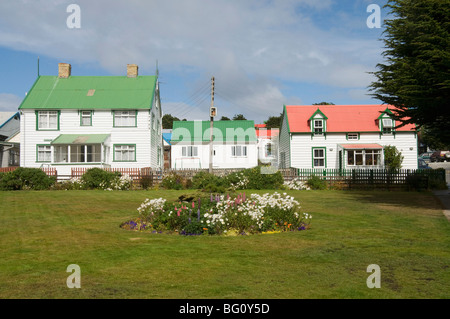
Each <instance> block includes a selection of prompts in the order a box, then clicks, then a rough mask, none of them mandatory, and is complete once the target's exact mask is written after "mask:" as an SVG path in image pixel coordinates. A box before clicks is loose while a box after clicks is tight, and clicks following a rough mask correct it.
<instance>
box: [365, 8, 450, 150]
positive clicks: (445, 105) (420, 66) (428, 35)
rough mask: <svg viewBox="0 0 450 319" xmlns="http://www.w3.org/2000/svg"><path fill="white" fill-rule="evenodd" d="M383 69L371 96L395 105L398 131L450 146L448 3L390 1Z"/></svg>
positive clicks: (449, 10)
mask: <svg viewBox="0 0 450 319" xmlns="http://www.w3.org/2000/svg"><path fill="white" fill-rule="evenodd" d="M385 7H387V8H390V10H391V11H390V13H391V15H392V18H391V19H389V20H386V21H385V24H386V29H385V30H384V32H383V35H384V38H383V39H382V41H383V42H384V44H385V51H384V52H383V56H384V58H385V62H384V63H380V64H377V69H378V71H376V72H372V74H374V75H375V77H376V78H377V80H376V81H375V82H373V83H372V84H371V85H370V86H369V88H370V90H371V91H372V92H373V93H372V94H371V95H372V96H373V97H375V98H377V99H379V100H381V101H383V102H384V103H386V104H390V105H394V106H396V107H397V110H395V111H394V119H395V120H397V122H398V123H400V125H398V127H401V126H404V125H406V124H410V123H413V124H416V125H418V127H422V126H423V127H426V128H427V133H428V134H430V135H434V136H435V137H437V138H439V139H440V140H441V142H444V143H447V144H448V143H449V142H450V107H449V101H450V96H449V92H450V74H449V68H450V50H449V48H450V0H414V1H411V0H389V1H388V3H387V5H386V6H385Z"/></svg>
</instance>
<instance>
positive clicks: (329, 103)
mask: <svg viewBox="0 0 450 319" xmlns="http://www.w3.org/2000/svg"><path fill="white" fill-rule="evenodd" d="M313 105H334V103H331V102H320V103H313Z"/></svg>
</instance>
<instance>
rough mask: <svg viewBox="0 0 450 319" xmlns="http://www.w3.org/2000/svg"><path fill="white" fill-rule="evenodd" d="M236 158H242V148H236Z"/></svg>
mask: <svg viewBox="0 0 450 319" xmlns="http://www.w3.org/2000/svg"><path fill="white" fill-rule="evenodd" d="M236 156H242V151H241V147H240V146H236Z"/></svg>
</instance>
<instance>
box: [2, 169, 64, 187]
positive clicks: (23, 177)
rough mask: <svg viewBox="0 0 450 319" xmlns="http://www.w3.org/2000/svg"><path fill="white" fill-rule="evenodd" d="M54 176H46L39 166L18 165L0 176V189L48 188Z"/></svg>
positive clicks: (54, 179) (53, 182) (52, 182)
mask: <svg viewBox="0 0 450 319" xmlns="http://www.w3.org/2000/svg"><path fill="white" fill-rule="evenodd" d="M55 182H56V177H54V176H48V175H47V174H45V173H44V172H43V171H42V170H41V169H39V168H26V167H19V168H17V169H16V170H14V171H11V172H8V173H5V174H2V175H1V176H0V190H22V189H34V190H44V189H49V188H50V187H51V186H52V185H53V184H55Z"/></svg>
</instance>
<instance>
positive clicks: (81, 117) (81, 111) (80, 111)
mask: <svg viewBox="0 0 450 319" xmlns="http://www.w3.org/2000/svg"><path fill="white" fill-rule="evenodd" d="M78 111H79V113H80V126H93V125H92V114H93V113H94V112H93V111H90V110H78ZM83 112H89V113H90V118H91V124H89V125H83V121H82V119H83Z"/></svg>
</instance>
